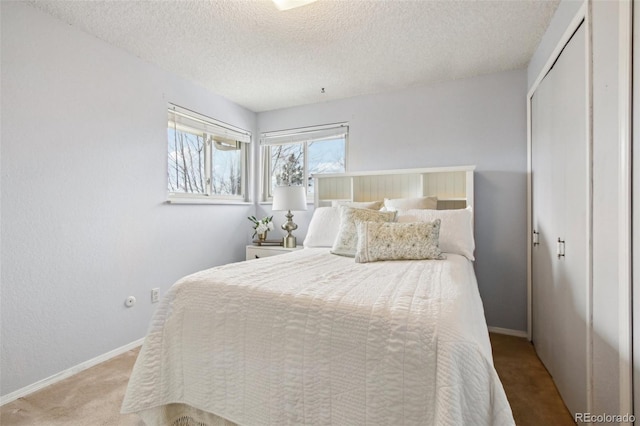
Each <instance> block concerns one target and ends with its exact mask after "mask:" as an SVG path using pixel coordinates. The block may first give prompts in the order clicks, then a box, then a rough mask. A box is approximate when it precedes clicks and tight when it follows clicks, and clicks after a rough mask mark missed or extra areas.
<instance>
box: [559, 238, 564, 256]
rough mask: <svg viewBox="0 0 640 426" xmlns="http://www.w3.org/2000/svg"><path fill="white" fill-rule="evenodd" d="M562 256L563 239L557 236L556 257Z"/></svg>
mask: <svg viewBox="0 0 640 426" xmlns="http://www.w3.org/2000/svg"><path fill="white" fill-rule="evenodd" d="M562 257H564V240H562V239H560V237H558V259H560V258H562Z"/></svg>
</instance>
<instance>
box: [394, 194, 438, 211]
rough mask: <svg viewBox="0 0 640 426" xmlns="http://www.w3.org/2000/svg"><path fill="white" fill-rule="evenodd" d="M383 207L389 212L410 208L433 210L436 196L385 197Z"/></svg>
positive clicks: (436, 206) (436, 203) (436, 205)
mask: <svg viewBox="0 0 640 426" xmlns="http://www.w3.org/2000/svg"><path fill="white" fill-rule="evenodd" d="M384 207H385V209H386V210H387V211H391V212H393V211H400V210H411V209H433V210H435V209H437V208H438V197H414V198H391V199H389V198H385V199H384Z"/></svg>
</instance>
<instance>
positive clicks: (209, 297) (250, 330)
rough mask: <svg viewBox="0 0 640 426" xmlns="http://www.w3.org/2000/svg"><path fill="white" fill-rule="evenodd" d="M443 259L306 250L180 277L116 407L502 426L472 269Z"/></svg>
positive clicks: (152, 418) (195, 418) (151, 412)
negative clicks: (363, 257)
mask: <svg viewBox="0 0 640 426" xmlns="http://www.w3.org/2000/svg"><path fill="white" fill-rule="evenodd" d="M447 257H448V259H447V260H444V261H433V260H427V261H390V262H376V263H365V264H358V263H355V262H354V261H353V259H352V258H346V257H340V256H335V255H331V254H329V253H328V251H327V249H305V250H299V251H297V252H293V253H291V254H287V255H281V256H274V257H268V258H263V259H258V260H251V261H248V262H241V263H235V264H230V265H225V266H221V267H217V268H213V269H209V270H205V271H201V272H198V273H196V274H193V275H190V276H187V277H185V278H183V279H181V280H180V281H178V282H177V283H176V284H175V285H174V286H173V287H172V288H171V290H170V291H169V292H168V293H167V295H166V297H165V298H164V299H163V300H162V302H161V304H160V305H159V307H158V310H157V312H156V314H155V316H154V318H153V321H152V323H151V326H150V330H149V333H148V335H147V338H146V340H145V343H144V346H143V348H142V350H141V352H140V355H139V357H138V360H137V362H136V365H135V368H134V371H133V373H132V376H131V380H130V382H129V387H128V389H127V394H126V396H125V400H124V402H123V406H122V412H123V413H131V412H137V413H139V414H140V415H141V416H143V418H144V419H145V421H146V422H147V423H148V424H162V425H165V424H166V425H187V424H189V425H196V424H197V425H208V424H232V423H230V422H234V423H237V424H239V425H247V426H248V425H385V426H387V425H421V426H423V425H474V426H479V425H512V424H514V421H513V417H512V415H511V409H510V407H509V404H508V402H507V398H506V396H505V393H504V390H503V388H502V385H501V383H500V381H499V379H498V376H497V374H496V371H495V370H494V368H493V362H492V357H491V347H490V344H489V336H488V332H487V327H486V323H485V318H484V313H483V308H482V303H481V300H480V296H479V293H478V289H477V283H476V278H475V274H474V271H473V267H472V264H471V262H469V261H468V260H467V259H465V258H464V257H462V256H458V255H453V254H448V255H447ZM208 413H210V414H208ZM224 419H226V420H228V421H229V422H227V421H225V420H224Z"/></svg>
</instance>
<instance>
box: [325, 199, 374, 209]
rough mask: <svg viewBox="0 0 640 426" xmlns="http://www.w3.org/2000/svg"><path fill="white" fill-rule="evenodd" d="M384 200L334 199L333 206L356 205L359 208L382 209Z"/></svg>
mask: <svg viewBox="0 0 640 426" xmlns="http://www.w3.org/2000/svg"><path fill="white" fill-rule="evenodd" d="M383 204H384V201H340V200H332V201H331V207H340V206H347V207H355V208H357V209H369V210H380V208H381V207H382V205H383Z"/></svg>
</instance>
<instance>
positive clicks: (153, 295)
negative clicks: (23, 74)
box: [151, 288, 160, 303]
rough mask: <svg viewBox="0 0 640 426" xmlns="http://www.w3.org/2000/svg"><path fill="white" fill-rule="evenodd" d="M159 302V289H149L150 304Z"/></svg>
mask: <svg viewBox="0 0 640 426" xmlns="http://www.w3.org/2000/svg"><path fill="white" fill-rule="evenodd" d="M159 300H160V289H159V288H152V289H151V303H158V301H159Z"/></svg>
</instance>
